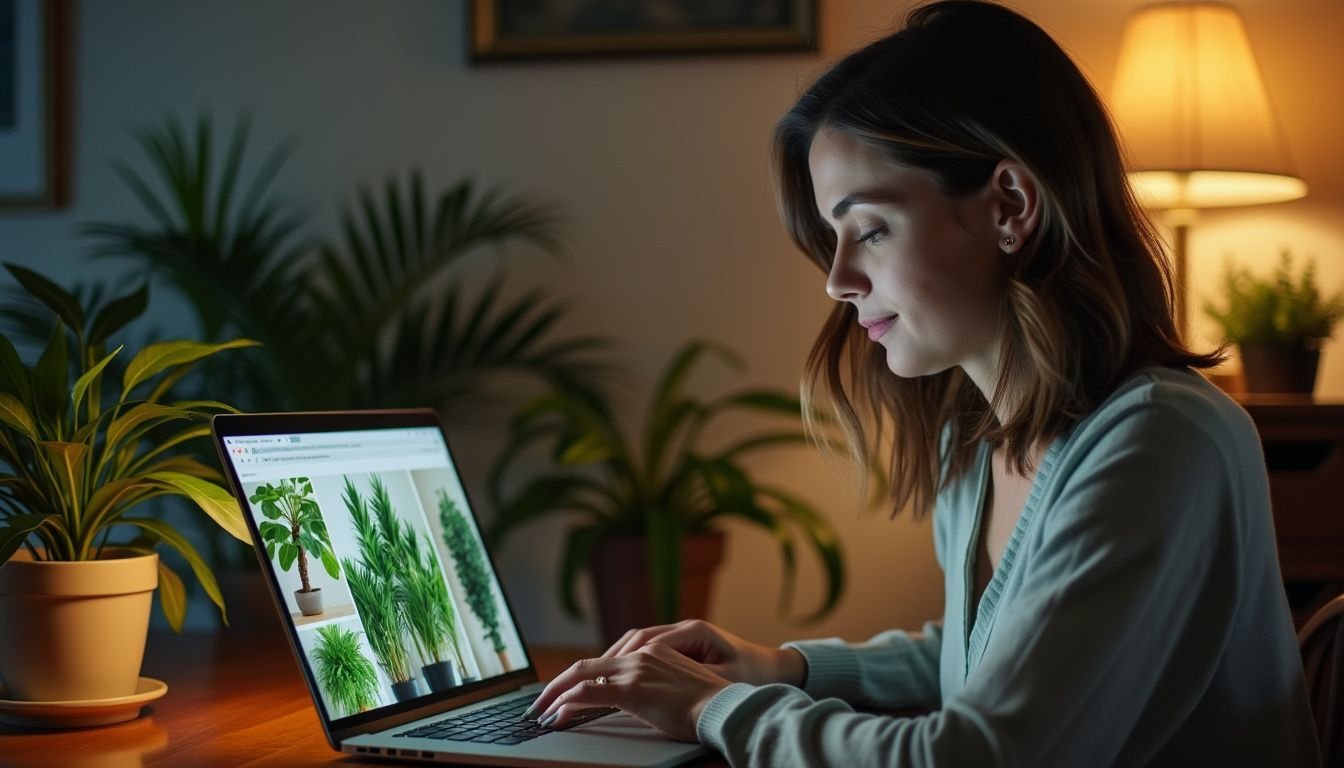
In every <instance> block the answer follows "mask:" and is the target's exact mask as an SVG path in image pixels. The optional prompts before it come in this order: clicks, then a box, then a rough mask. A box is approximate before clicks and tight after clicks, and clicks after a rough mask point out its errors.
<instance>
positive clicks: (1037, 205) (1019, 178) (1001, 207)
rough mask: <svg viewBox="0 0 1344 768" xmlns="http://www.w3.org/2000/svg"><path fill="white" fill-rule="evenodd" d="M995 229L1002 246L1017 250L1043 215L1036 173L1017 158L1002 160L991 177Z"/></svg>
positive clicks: (1033, 230)
mask: <svg viewBox="0 0 1344 768" xmlns="http://www.w3.org/2000/svg"><path fill="white" fill-rule="evenodd" d="M990 186H991V193H992V195H993V206H992V207H993V211H994V232H995V233H996V234H997V236H998V239H999V248H1000V249H1001V250H1003V251H1004V252H1005V253H1015V252H1016V251H1017V250H1018V249H1019V248H1021V247H1022V244H1023V243H1025V242H1026V241H1027V238H1028V237H1031V234H1032V233H1033V232H1035V231H1036V225H1037V223H1038V222H1040V219H1041V196H1040V190H1039V189H1038V187H1037V186H1036V177H1035V176H1033V175H1032V174H1031V171H1029V170H1027V167H1026V166H1025V165H1022V164H1021V163H1019V162H1017V161H1016V160H1000V161H999V164H998V165H996V166H994V175H993V176H992V177H991V179H990Z"/></svg>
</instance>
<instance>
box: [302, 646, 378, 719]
mask: <svg viewBox="0 0 1344 768" xmlns="http://www.w3.org/2000/svg"><path fill="white" fill-rule="evenodd" d="M317 636H318V641H317V648H316V649H314V650H313V661H314V662H315V663H316V665H317V681H318V683H319V684H320V685H321V686H322V691H323V692H324V693H325V694H326V695H327V699H328V700H329V701H330V702H331V703H332V705H333V707H334V708H335V709H336V712H335V713H333V714H334V716H335V717H338V718H340V717H346V716H348V715H354V714H357V713H359V712H366V711H368V710H370V709H372V708H373V707H374V706H376V705H377V704H378V673H377V672H375V671H374V669H373V664H372V663H371V662H370V661H369V660H368V659H367V658H365V657H364V654H363V653H361V652H360V650H359V635H357V634H355V633H354V632H352V631H350V630H348V629H345V628H343V627H340V626H337V625H335V624H328V625H327V626H325V627H318V629H317Z"/></svg>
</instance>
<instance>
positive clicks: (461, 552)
mask: <svg viewBox="0 0 1344 768" xmlns="http://www.w3.org/2000/svg"><path fill="white" fill-rule="evenodd" d="M439 522H440V523H441V524H442V525H443V543H444V544H447V545H448V551H449V552H451V553H452V555H453V563H454V566H455V567H456V569H457V578H458V580H459V581H461V582H462V589H463V590H465V591H466V593H467V595H466V598H467V605H468V606H469V607H470V608H471V612H472V613H474V614H476V618H478V619H480V620H481V624H482V625H483V626H484V627H485V634H486V638H487V639H489V640H490V644H491V646H492V647H493V648H494V650H495V652H496V653H503V652H504V651H505V649H506V648H507V646H506V645H505V643H504V638H503V637H501V636H500V634H499V608H498V606H497V605H496V604H495V593H494V588H493V585H492V583H491V578H490V570H489V569H488V568H487V567H486V563H485V553H484V552H483V551H482V550H481V545H480V543H479V542H478V541H477V540H476V534H475V531H474V529H473V527H472V524H471V523H470V522H469V521H468V520H467V518H466V516H465V515H463V514H462V511H461V510H459V509H458V508H457V505H456V504H454V503H453V500H452V499H450V498H448V494H447V493H446V492H444V490H443V489H442V488H440V489H439Z"/></svg>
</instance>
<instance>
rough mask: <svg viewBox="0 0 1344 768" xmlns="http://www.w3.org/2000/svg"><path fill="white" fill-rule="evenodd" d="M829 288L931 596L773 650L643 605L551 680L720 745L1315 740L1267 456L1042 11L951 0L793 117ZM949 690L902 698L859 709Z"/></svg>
mask: <svg viewBox="0 0 1344 768" xmlns="http://www.w3.org/2000/svg"><path fill="white" fill-rule="evenodd" d="M774 162H775V169H776V175H777V179H778V184H779V193H780V198H781V209H782V212H783V217H784V219H785V222H786V224H787V225H788V227H789V231H790V233H791V235H792V237H793V239H794V240H795V242H797V244H798V245H799V247H800V248H802V250H803V251H804V252H805V253H806V254H807V255H808V256H809V257H810V258H811V259H812V260H813V261H814V262H816V263H817V265H818V266H820V267H821V268H822V270H823V271H824V272H825V273H826V275H827V278H826V290H827V293H829V294H830V296H831V297H832V298H834V299H835V300H836V301H837V302H838V303H837V305H836V307H835V309H834V310H833V311H832V313H831V316H830V318H829V320H828V321H827V323H826V326H825V328H824V329H823V330H822V332H821V335H820V337H819V339H818V340H817V342H816V345H815V347H814V348H813V351H812V355H811V357H810V359H809V361H808V367H807V372H806V376H805V380H804V388H803V390H804V395H805V398H806V400H807V401H808V402H815V401H816V399H817V396H821V397H825V398H826V399H828V400H829V402H830V405H831V406H832V407H833V408H832V410H833V411H834V413H835V414H836V416H837V417H838V419H839V422H840V423H841V424H842V425H843V426H844V427H845V428H846V432H847V433H848V435H849V437H850V441H851V443H852V449H853V453H854V454H855V458H856V459H857V460H858V463H859V466H867V465H868V462H869V457H870V456H871V455H873V454H874V453H876V452H878V451H881V450H883V447H884V446H888V447H890V448H891V449H892V450H891V453H892V460H891V467H890V473H891V479H892V483H891V485H892V487H893V489H894V492H895V493H894V495H895V499H894V502H895V506H896V509H897V510H899V509H901V508H903V507H905V506H906V505H907V504H908V505H910V506H911V507H912V509H913V510H914V511H915V513H916V514H919V513H923V512H926V511H927V509H928V507H930V506H932V507H933V515H934V537H935V545H936V551H937V554H938V559H939V563H940V564H941V565H942V566H943V568H944V570H945V572H946V595H947V602H946V606H945V614H944V616H943V621H942V622H941V624H929V625H926V626H925V628H924V631H923V633H922V634H918V635H914V634H907V633H904V632H899V631H893V632H888V633H884V634H882V635H879V636H878V637H875V638H873V639H872V640H870V641H868V642H867V643H864V644H862V645H857V646H850V645H845V644H843V643H840V642H839V641H835V640H831V641H811V642H799V643H790V644H787V645H785V646H784V647H783V648H780V649H775V648H767V647H765V646H761V645H757V644H753V643H749V642H747V641H745V640H742V639H740V638H737V637H734V636H733V635H731V634H729V633H728V632H725V631H724V630H722V629H719V628H717V627H714V626H712V625H710V624H706V623H704V622H683V623H681V624H676V625H671V626H663V627H651V628H648V629H643V630H639V631H635V632H631V633H629V634H627V635H626V637H625V638H624V639H623V640H622V641H621V642H619V643H617V644H616V645H615V646H613V647H612V648H611V649H610V650H608V651H607V653H606V654H605V655H603V657H602V658H600V659H591V660H586V661H583V662H579V663H578V664H576V665H575V666H574V667H573V668H571V669H570V670H568V671H566V672H565V673H564V674H562V675H560V676H559V677H558V678H556V679H555V680H554V681H553V682H552V683H551V684H550V685H549V686H548V687H547V689H546V690H545V691H544V692H543V694H542V695H541V697H540V698H539V699H538V700H537V703H536V705H535V706H534V711H535V712H537V713H539V715H540V716H541V717H542V718H543V722H547V723H549V724H550V725H551V726H552V727H564V726H565V724H566V723H567V722H568V721H569V719H570V718H571V717H572V716H573V714H574V713H575V712H577V711H579V710H582V709H584V708H587V707H593V706H618V707H620V708H622V709H624V710H626V711H627V712H629V713H631V714H633V715H634V716H636V717H639V718H640V719H643V720H645V721H647V722H649V723H651V724H652V725H654V726H655V727H658V728H660V729H662V730H663V731H665V732H667V733H668V734H670V735H672V736H674V737H677V738H682V739H697V738H698V739H699V740H701V741H703V742H705V743H706V744H709V745H711V746H713V747H714V748H716V749H718V750H720V751H722V752H723V753H724V754H725V755H726V756H727V757H728V759H729V762H731V763H732V764H733V765H799V764H805V765H823V764H824V765H863V764H875V765H912V766H916V765H918V766H922V765H955V766H982V765H1022V766H1055V765H1058V766H1103V765H1125V766H1128V765H1178V766H1187V765H1206V764H1207V765H1224V766H1226V765H1255V766H1263V765H1276V766H1288V765H1293V766H1296V765H1314V764H1316V763H1318V762H1319V757H1318V755H1317V749H1316V744H1315V739H1314V735H1313V731H1312V728H1311V724H1310V715H1309V712H1308V708H1307V700H1306V696H1305V693H1304V687H1303V682H1302V672H1301V663H1300V660H1299V657H1298V652H1297V647H1296V643H1295V640H1294V636H1293V631H1292V627H1291V620H1290V616H1289V612H1288V606H1287V603H1286V600H1285V598H1284V594H1283V588H1282V584H1281V582H1280V576H1279V570H1278V563H1277V559H1276V554H1275V549H1274V531H1273V526H1272V522H1271V517H1270V512H1269V496H1268V490H1267V482H1266V476H1265V467H1264V462H1263V458H1262V454H1261V450H1260V444H1259V441H1258V439H1257V436H1256V432H1255V428H1254V426H1253V424H1252V423H1251V421H1250V419H1249V418H1248V417H1247V415H1246V413H1245V412H1244V411H1242V410H1241V409H1240V408H1238V407H1237V406H1236V405H1235V404H1234V403H1233V402H1232V401H1231V400H1229V399H1228V398H1227V397H1226V396H1224V395H1223V394H1222V393H1220V392H1219V391H1218V390H1217V389H1216V388H1214V387H1213V386H1211V385H1210V384H1209V383H1208V382H1207V381H1206V380H1205V379H1204V378H1203V377H1201V376H1200V375H1199V374H1198V373H1197V372H1195V371H1194V370H1192V369H1201V368H1208V367H1210V366H1212V365H1215V364H1216V363H1217V362H1218V361H1219V360H1220V355H1218V354H1214V355H1198V354H1195V353H1193V352H1191V351H1189V350H1188V349H1187V348H1185V347H1184V346H1182V344H1181V342H1180V339H1179V337H1178V334H1177V332H1176V330H1175V328H1174V326H1173V323H1172V319H1171V312H1170V308H1171V304H1172V292H1171V288H1170V280H1169V279H1168V275H1167V271H1166V264H1165V261H1164V258H1163V256H1162V250H1161V245H1160V241H1159V239H1158V238H1157V237H1156V235H1155V234H1154V232H1153V230H1152V229H1151V228H1150V225H1149V224H1148V222H1147V220H1146V219H1145V218H1144V216H1143V214H1142V213H1141V211H1140V209H1139V208H1138V207H1137V206H1136V204H1135V202H1134V199H1133V198H1132V197H1131V195H1130V191H1129V189H1128V187H1127V186H1126V182H1125V177H1124V172H1123V168H1122V161H1121V155H1120V151H1119V149H1118V145H1117V140H1116V137H1115V135H1114V132H1113V130H1112V128H1111V126H1110V123H1109V122H1108V120H1107V117H1106V114H1105V110H1104V109H1103V107H1102V105H1101V103H1100V102H1099V100H1098V99H1097V96H1096V94H1095V93H1094V92H1093V91H1092V89H1091V88H1090V86H1089V85H1088V83H1087V82H1086V80H1085V78H1084V77H1083V76H1082V74H1081V73H1080V72H1079V71H1078V69H1077V68H1076V67H1075V66H1074V64H1073V63H1072V62H1071V61H1070V60H1069V58H1068V56H1067V55H1066V54H1065V53H1064V52H1063V51H1062V50H1061V49H1060V48H1059V47H1058V45H1056V44H1055V43H1054V41H1053V40H1051V39H1050V37H1049V36H1048V35H1046V34H1045V33H1044V32H1043V31H1042V30H1041V29H1040V28H1039V27H1037V26H1036V25H1034V24H1033V23H1031V22H1030V21H1028V20H1026V19H1024V18H1022V17H1021V16H1018V15H1017V14H1015V13H1013V12H1011V11H1009V10H1007V9H1004V8H1002V7H999V6H995V5H991V4H987V3H979V2H943V3H936V4H933V5H929V6H926V7H923V8H919V9H917V10H915V11H914V12H912V13H911V14H910V16H909V18H908V20H907V25H906V27H905V28H904V29H902V30H901V31H899V32H897V33H895V34H893V35H891V36H890V37H887V38H885V39H883V40H879V41H878V42H876V43H873V44H872V45H870V46H868V47H867V48H864V49H863V50H860V51H858V52H856V53H854V54H852V55H850V56H849V57H847V58H846V59H844V60H843V61H841V62H840V63H839V64H838V65H836V66H835V67H834V68H833V69H832V70H830V71H829V72H828V73H827V74H826V75H824V76H823V77H822V78H821V79H820V80H818V81H817V82H816V83H815V84H814V85H813V86H812V87H811V88H810V89H809V90H808V91H807V92H806V93H805V94H804V95H803V96H802V97H801V98H800V99H799V100H798V102H797V104H796V105H795V106H794V107H793V109H792V110H790V112H789V113H788V114H787V115H785V117H784V118H783V119H782V120H781V121H780V122H779V124H778V126H777V128H776V131H775V141H774ZM855 706H858V707H864V708H869V709H877V710H883V709H892V708H904V707H910V706H922V707H928V708H931V709H932V710H934V711H932V712H931V713H930V714H927V715H924V716H919V717H908V718H897V717H891V716H887V715H881V714H862V713H857V712H855V711H854V709H853V707H855Z"/></svg>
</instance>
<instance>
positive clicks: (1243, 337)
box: [1204, 251, 1344, 393]
mask: <svg viewBox="0 0 1344 768" xmlns="http://www.w3.org/2000/svg"><path fill="white" fill-rule="evenodd" d="M1222 289H1223V299H1224V301H1225V304H1224V305H1222V306H1219V305H1216V304H1214V303H1213V302H1212V301H1205V302H1204V311H1205V313H1207V314H1208V315H1209V316H1210V317H1211V318H1213V320H1214V321H1216V322H1217V323H1218V325H1219V327H1220V328H1221V330H1222V332H1223V336H1224V337H1225V338H1226V339H1227V340H1228V341H1229V342H1232V343H1234V344H1236V345H1237V347H1238V350H1239V352H1240V354H1241V358H1242V368H1243V371H1244V374H1245V383H1246V389H1247V391H1249V392H1288V393H1310V392H1311V391H1312V390H1313V389H1314V388H1315V381H1316V369H1317V366H1318V363H1319V361H1320V343H1321V341H1323V340H1324V339H1327V338H1329V337H1330V335H1331V333H1332V331H1333V329H1334V326H1335V324H1336V323H1337V322H1339V320H1340V318H1341V317H1344V295H1341V294H1335V295H1334V296H1332V297H1329V298H1326V297H1324V296H1322V295H1321V292H1320V289H1319V288H1318V287H1317V285H1316V268H1315V264H1313V263H1312V262H1311V261H1308V262H1307V263H1306V265H1305V266H1304V267H1303V268H1302V270H1301V272H1295V271H1294V269H1293V261H1292V256H1291V255H1290V254H1289V253H1288V252H1286V251H1285V252H1284V253H1283V254H1282V256H1281V258H1280V261H1279V264H1278V265H1277V267H1276V268H1275V269H1274V271H1273V273H1272V274H1271V275H1269V276H1268V277H1266V278H1262V277H1257V276H1256V275H1254V274H1252V273H1251V271H1250V270H1248V269H1246V268H1245V267H1239V266H1235V265H1233V264H1230V263H1229V264H1227V265H1226V266H1225V268H1224V271H1223V276H1222Z"/></svg>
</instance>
